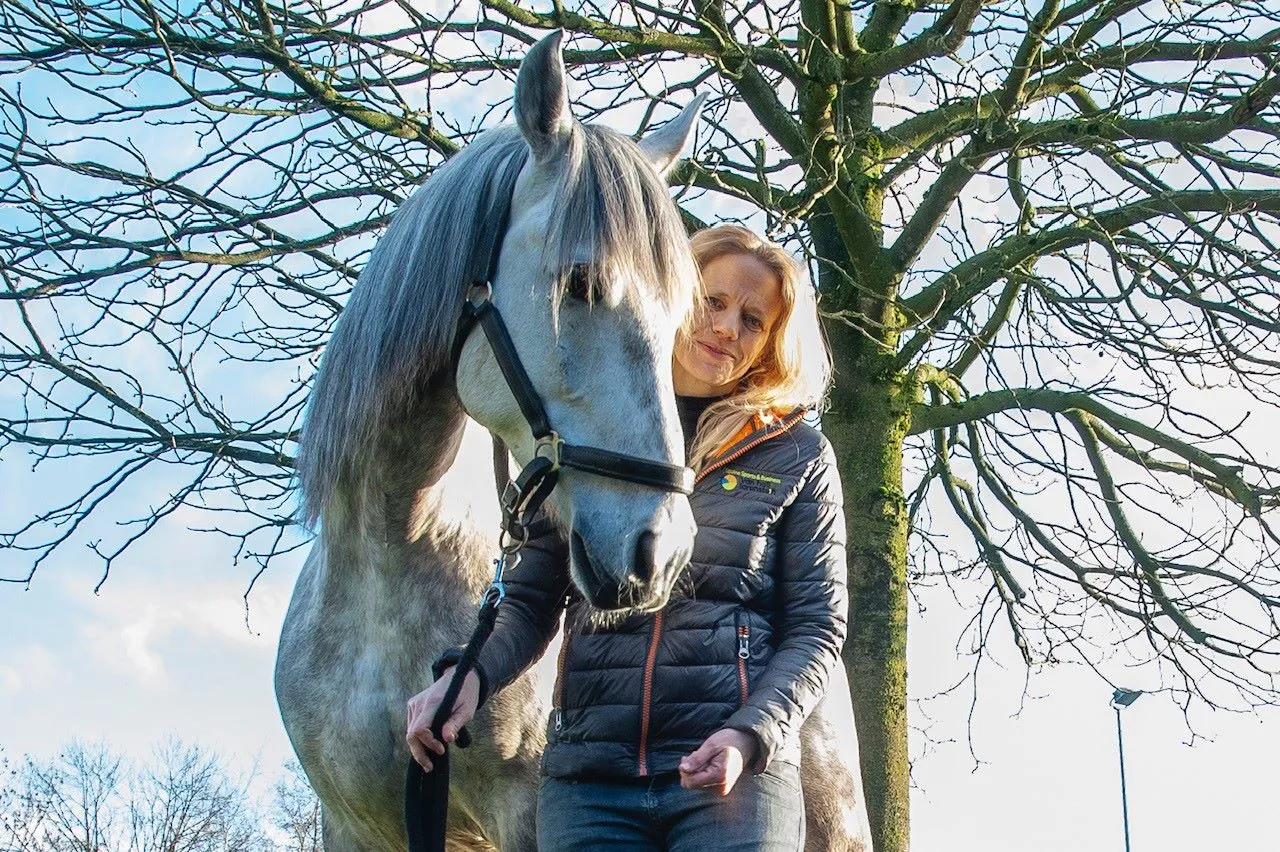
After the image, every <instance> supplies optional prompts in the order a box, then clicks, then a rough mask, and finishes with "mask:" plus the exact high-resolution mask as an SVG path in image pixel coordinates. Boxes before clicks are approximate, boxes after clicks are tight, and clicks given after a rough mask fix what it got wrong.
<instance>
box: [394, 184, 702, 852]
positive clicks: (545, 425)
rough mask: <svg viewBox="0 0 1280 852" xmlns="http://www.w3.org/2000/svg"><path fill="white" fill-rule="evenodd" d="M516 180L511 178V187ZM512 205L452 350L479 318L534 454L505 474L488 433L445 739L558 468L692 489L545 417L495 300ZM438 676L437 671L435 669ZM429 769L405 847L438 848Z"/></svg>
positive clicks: (498, 446)
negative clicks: (478, 556) (481, 530)
mask: <svg viewBox="0 0 1280 852" xmlns="http://www.w3.org/2000/svg"><path fill="white" fill-rule="evenodd" d="M512 188H514V184H513V187H512ZM510 209H511V202H510V196H509V195H508V197H507V199H506V203H505V206H504V207H503V208H502V213H501V216H500V220H499V224H498V227H497V228H496V229H495V231H494V232H493V234H492V235H491V236H490V238H489V242H490V245H489V258H488V266H487V270H486V273H485V277H484V278H483V279H482V280H480V281H477V282H475V283H474V284H472V285H471V289H470V291H469V292H468V294H467V299H466V302H465V303H464V305H463V308H462V316H461V317H459V319H458V330H457V333H456V334H455V335H454V340H453V353H452V354H453V359H452V362H453V371H454V374H455V375H456V374H457V370H458V357H459V355H460V354H461V353H462V347H463V345H464V344H465V343H466V342H467V338H468V337H469V336H470V334H471V332H472V331H473V330H474V329H475V327H476V326H477V325H479V326H480V328H481V329H482V330H483V331H484V335H485V338H486V339H487V340H488V341H489V347H490V349H492V350H493V356H494V358H495V359H496V360H497V362H498V366H499V367H500V368H501V370H502V375H503V377H504V378H505V379H506V380H507V386H508V387H509V388H510V389H511V393H512V394H513V395H514V396H515V398H516V402H517V403H518V404H519V406H520V411H521V412H522V413H523V414H524V419H525V420H526V421H527V422H528V424H529V429H530V431H531V432H532V433H533V439H534V451H533V458H532V459H530V460H529V463H528V464H527V465H525V466H524V469H523V470H521V471H520V474H519V475H518V476H517V477H516V479H515V481H514V482H512V481H510V479H509V478H508V475H507V452H506V447H505V446H503V444H502V442H501V441H499V440H498V439H497V437H495V438H494V471H495V474H497V475H498V477H499V481H501V482H503V483H505V484H504V485H503V486H502V487H501V491H502V495H501V503H502V536H501V539H500V541H501V548H502V552H501V555H500V556H499V557H498V558H497V559H496V560H494V574H493V582H492V583H491V584H490V585H489V588H488V590H487V591H486V592H485V595H484V599H483V601H482V602H481V604H480V613H479V616H478V619H477V624H476V628H475V631H474V632H473V633H472V635H471V640H470V641H469V642H468V643H467V646H466V649H465V650H463V651H462V653H461V654H459V655H457V658H456V660H452V661H450V663H451V664H453V665H454V670H453V676H452V677H451V678H450V681H449V686H448V688H447V689H446V690H445V694H444V697H443V699H442V700H441V702H440V706H439V707H438V708H437V710H436V714H435V717H434V718H433V719H432V720H431V732H432V735H433V736H434V737H435V738H436V740H437V741H440V742H443V738H442V737H441V730H442V729H443V728H444V723H445V722H446V721H448V719H449V716H450V715H451V714H452V712H453V706H454V704H455V702H457V700H458V695H459V693H460V692H461V691H462V683H463V681H464V680H465V679H466V676H467V673H468V672H470V671H471V669H472V668H474V666H475V661H476V657H478V656H479V654H480V648H481V646H482V645H484V643H485V640H487V639H488V638H489V634H490V633H492V632H493V626H494V624H495V622H496V621H497V613H498V604H500V603H502V599H503V598H504V597H505V596H506V589H505V586H504V585H503V582H502V575H503V571H504V570H505V569H507V568H513V567H515V565H516V564H518V563H519V561H520V549H521V548H522V547H524V545H525V544H526V543H527V542H528V540H529V527H530V524H531V523H532V522H533V517H534V515H536V514H537V512H538V509H539V508H541V506H542V504H543V502H544V501H545V500H546V499H547V497H548V496H550V494H551V491H552V489H554V488H555V486H556V482H557V481H558V480H559V478H560V469H561V468H562V467H569V468H573V469H575V470H580V471H582V472H584V473H590V474H594V475H596V476H603V477H607V478H609V479H620V480H622V481H624V482H633V483H636V484H637V485H645V486H649V487H651V488H658V489H661V490H663V491H672V492H676V493H679V494H691V493H693V471H692V470H690V469H689V468H687V467H684V466H682V465H672V464H667V463H666V462H659V461H652V460H650V459H643V458H638V457H637V456H629V455H625V454H623V453H615V452H613V451H612V450H602V449H600V448H598V447H582V446H578V445H576V444H568V443H565V441H564V439H563V438H561V437H560V435H559V434H558V433H557V432H556V431H555V430H554V429H552V428H551V423H550V421H549V420H548V418H547V410H546V408H545V407H544V406H543V404H542V399H541V397H539V396H538V392H537V390H535V389H534V387H533V382H532V381H530V380H529V374H528V372H526V371H525V369H524V365H523V364H521V363H520V356H519V354H518V353H517V352H516V347H515V344H514V343H512V341H511V335H510V333H509V332H508V331H507V326H506V323H504V322H503V321H502V315H501V314H500V313H499V312H498V308H497V307H496V306H495V305H494V304H493V284H492V282H493V279H494V277H495V275H496V273H497V268H498V255H499V254H501V252H502V238H503V236H504V235H505V233H506V230H507V220H508V216H509V213H510ZM436 676H437V677H439V676H440V672H439V671H437V672H436ZM469 739H470V738H469V737H468V736H467V735H466V731H465V730H463V731H460V732H459V734H458V745H459V746H465V745H467V744H468V742H469ZM432 762H433V764H434V771H433V772H432V773H431V774H430V775H427V774H426V773H424V772H423V771H422V767H420V766H419V765H418V764H417V762H416V761H413V760H410V761H409V771H408V774H407V776H406V777H405V829H406V832H407V835H408V841H409V850H410V852H428V850H430V852H444V848H445V845H444V838H445V828H446V820H447V816H448V796H449V753H448V750H447V749H446V751H445V753H444V754H442V755H439V756H435V755H433V756H432Z"/></svg>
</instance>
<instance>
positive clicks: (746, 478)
mask: <svg viewBox="0 0 1280 852" xmlns="http://www.w3.org/2000/svg"><path fill="white" fill-rule="evenodd" d="M781 484H782V480H781V479H778V478H777V477H776V476H766V475H765V474H763V473H752V472H751V471H749V470H726V471H725V472H724V476H722V477H720V487H721V488H723V489H724V490H725V491H733V490H735V489H737V488H741V489H742V490H744V491H758V492H760V493H762V494H772V493H773V486H775V485H781Z"/></svg>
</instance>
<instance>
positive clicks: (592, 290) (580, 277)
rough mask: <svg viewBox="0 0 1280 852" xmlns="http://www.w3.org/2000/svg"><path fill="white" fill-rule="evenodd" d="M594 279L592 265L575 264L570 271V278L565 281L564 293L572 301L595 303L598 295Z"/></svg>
mask: <svg viewBox="0 0 1280 852" xmlns="http://www.w3.org/2000/svg"><path fill="white" fill-rule="evenodd" d="M594 279H595V276H593V275H592V274H591V266H590V264H586V263H575V264H574V265H573V267H572V268H571V269H570V270H569V277H568V278H567V279H566V280H565V288H564V291H565V293H567V294H568V295H569V297H570V298H571V299H577V300H578V301H580V302H590V301H593V300H594V299H595V297H596V295H597V293H596V290H597V287H596V282H595V280H594Z"/></svg>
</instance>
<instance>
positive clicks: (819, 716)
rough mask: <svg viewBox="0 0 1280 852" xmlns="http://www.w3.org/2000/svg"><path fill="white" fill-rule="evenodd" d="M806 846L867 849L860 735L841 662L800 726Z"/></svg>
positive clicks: (818, 851) (839, 851)
mask: <svg viewBox="0 0 1280 852" xmlns="http://www.w3.org/2000/svg"><path fill="white" fill-rule="evenodd" d="M800 738H801V749H802V752H803V755H802V757H801V770H800V777H801V783H802V785H803V787H804V813H805V825H806V831H805V850H806V852H871V828H870V825H869V824H868V822H867V805H866V799H865V798H864V795H863V791H862V770H861V768H860V767H859V765H858V735H857V732H856V730H855V729H854V726H853V703H852V702H851V701H850V699H849V682H848V680H847V679H846V676H845V671H844V667H843V666H840V665H837V666H836V669H835V671H834V672H833V673H832V677H831V684H830V686H829V687H828V690H827V697H826V698H825V699H823V701H822V703H821V704H819V705H818V707H817V708H816V709H815V710H814V711H813V714H812V715H811V716H810V717H809V719H808V720H807V721H806V722H805V724H804V727H803V728H802V729H801V731H800Z"/></svg>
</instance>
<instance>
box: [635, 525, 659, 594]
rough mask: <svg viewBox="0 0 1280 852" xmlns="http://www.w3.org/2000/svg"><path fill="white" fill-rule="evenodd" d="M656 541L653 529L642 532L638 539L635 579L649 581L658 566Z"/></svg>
mask: <svg viewBox="0 0 1280 852" xmlns="http://www.w3.org/2000/svg"><path fill="white" fill-rule="evenodd" d="M656 541H657V536H655V535H654V534H653V531H652V530H645V531H644V532H642V533H640V538H639V539H637V540H636V560H635V564H634V565H633V566H632V570H633V572H634V575H635V579H636V580H637V581H639V582H641V583H648V582H649V580H650V579H652V578H653V571H654V569H655V568H656V567H657V555H656V553H655V549H656Z"/></svg>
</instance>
